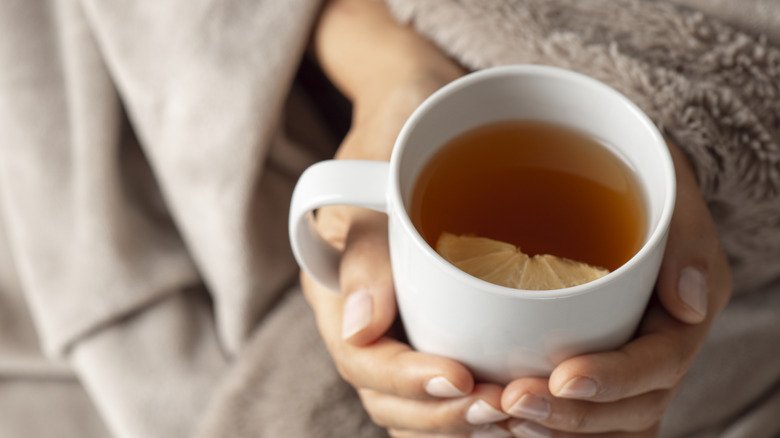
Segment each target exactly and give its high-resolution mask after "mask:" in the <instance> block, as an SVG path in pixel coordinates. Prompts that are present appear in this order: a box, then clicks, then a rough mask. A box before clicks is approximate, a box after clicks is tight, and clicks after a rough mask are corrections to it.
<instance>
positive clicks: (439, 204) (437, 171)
mask: <svg viewBox="0 0 780 438" xmlns="http://www.w3.org/2000/svg"><path fill="white" fill-rule="evenodd" d="M409 213H410V216H411V218H412V222H413V223H414V225H415V226H416V227H417V229H418V230H419V232H420V233H421V234H422V236H423V238H424V239H425V240H426V241H427V242H428V244H429V245H431V246H432V247H435V245H436V240H437V239H438V237H439V235H440V234H441V233H442V232H443V231H448V232H450V233H454V234H476V235H478V236H482V237H489V238H492V239H497V240H501V241H505V242H509V243H512V244H515V245H517V246H519V247H520V249H521V250H522V251H523V252H525V253H526V254H529V255H534V254H552V255H555V256H558V257H566V258H570V259H573V260H577V261H581V262H585V263H588V264H591V265H595V266H600V267H604V268H607V269H609V270H615V269H617V268H618V267H620V266H621V265H623V264H624V263H625V262H626V261H628V260H629V259H630V258H631V257H632V256H633V255H634V254H636V252H637V251H638V250H639V249H640V248H641V246H642V244H643V242H644V238H645V233H646V226H647V225H646V222H647V220H646V213H645V209H644V202H643V194H642V190H641V188H640V187H639V184H638V183H637V181H636V180H635V178H634V176H633V174H632V171H631V170H630V168H629V167H628V165H627V164H625V163H624V162H623V161H622V160H621V159H619V158H618V157H617V156H615V155H614V154H613V153H612V152H611V151H610V150H608V149H607V148H606V147H605V146H603V145H601V144H600V143H599V142H597V141H596V140H594V139H592V138H590V137H589V136H587V135H584V134H582V133H579V132H576V131H573V130H570V129H565V128H562V127H560V126H557V125H553V124H549V123H543V122H529V121H507V122H498V123H493V124H489V125H485V126H481V127H479V128H476V129H474V130H471V131H468V132H466V133H464V134H461V135H460V136H458V137H456V138H455V139H453V140H452V141H450V142H449V143H448V144H447V145H445V146H444V147H442V149H441V150H439V151H438V152H437V153H436V154H435V155H434V156H433V158H432V159H431V160H430V161H429V162H428V163H427V164H426V166H425V168H424V169H423V170H422V172H421V173H420V176H419V177H418V179H417V182H416V184H415V188H414V192H413V194H412V199H411V205H410V212H409Z"/></svg>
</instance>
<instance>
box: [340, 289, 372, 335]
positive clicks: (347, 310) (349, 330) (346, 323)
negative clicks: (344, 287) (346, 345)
mask: <svg viewBox="0 0 780 438" xmlns="http://www.w3.org/2000/svg"><path fill="white" fill-rule="evenodd" d="M371 312H372V305H371V295H370V294H369V293H368V292H366V291H365V290H359V291H356V292H352V293H351V294H350V295H349V296H348V297H347V299H346V301H345V302H344V314H343V315H342V320H341V337H342V338H343V339H349V338H350V337H352V336H353V335H354V334H355V333H357V332H359V331H361V330H363V329H364V328H366V327H367V326H368V324H369V323H371Z"/></svg>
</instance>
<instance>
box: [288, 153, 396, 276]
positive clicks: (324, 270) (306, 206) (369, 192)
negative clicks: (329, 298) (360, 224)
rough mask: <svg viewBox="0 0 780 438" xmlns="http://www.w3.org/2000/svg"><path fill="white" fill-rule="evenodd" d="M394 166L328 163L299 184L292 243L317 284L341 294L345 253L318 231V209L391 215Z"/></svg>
mask: <svg viewBox="0 0 780 438" xmlns="http://www.w3.org/2000/svg"><path fill="white" fill-rule="evenodd" d="M389 171H390V163H387V162H383V161H366V160H326V161H321V162H319V163H316V164H313V165H312V166H310V167H309V168H307V169H306V170H305V171H304V172H303V174H301V177H300V179H299V180H298V182H297V183H296V185H295V190H294V191H293V195H292V202H291V205H290V218H289V230H288V231H289V234H290V244H291V245H292V250H293V254H294V255H295V259H296V260H297V262H298V265H300V267H301V268H302V269H303V270H304V271H306V272H307V273H308V274H309V275H311V276H312V277H313V278H314V279H315V280H317V282H319V283H321V284H323V285H324V286H327V287H328V288H330V289H332V290H334V291H338V290H339V289H340V288H339V262H340V260H341V253H340V252H339V251H338V250H337V249H336V248H334V247H333V246H331V245H330V244H329V243H328V242H326V241H325V239H323V238H322V236H321V235H320V234H319V232H317V229H316V227H315V225H314V210H316V209H318V208H320V207H325V206H329V205H353V206H358V207H365V208H370V209H372V210H376V211H379V212H383V213H387V183H388V176H389Z"/></svg>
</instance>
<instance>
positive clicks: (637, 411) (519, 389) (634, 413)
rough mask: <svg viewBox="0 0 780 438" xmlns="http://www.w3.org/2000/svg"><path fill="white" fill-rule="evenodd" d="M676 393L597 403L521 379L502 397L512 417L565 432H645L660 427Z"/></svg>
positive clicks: (504, 406) (537, 382)
mask: <svg viewBox="0 0 780 438" xmlns="http://www.w3.org/2000/svg"><path fill="white" fill-rule="evenodd" d="M673 393H674V392H673V391H653V392H649V393H645V394H642V395H639V396H636V397H630V398H627V399H623V400H620V401H617V402H613V403H594V402H587V401H580V400H570V399H563V398H557V397H554V396H553V395H552V394H551V393H550V392H549V390H548V385H547V381H546V379H519V380H515V381H513V382H511V383H510V384H509V385H507V387H506V389H505V390H504V393H503V394H502V397H501V406H502V409H503V410H504V411H505V412H507V413H508V414H509V415H511V416H513V417H516V418H521V419H525V420H530V421H533V422H535V423H536V424H539V425H541V426H544V427H545V428H548V429H551V430H557V431H563V432H576V433H605V432H614V431H627V432H642V431H645V430H647V429H650V428H651V427H653V426H654V425H655V424H657V423H658V422H659V421H660V420H661V417H662V416H663V413H664V411H665V409H666V406H667V405H668V404H669V401H670V400H671V397H672V394H673Z"/></svg>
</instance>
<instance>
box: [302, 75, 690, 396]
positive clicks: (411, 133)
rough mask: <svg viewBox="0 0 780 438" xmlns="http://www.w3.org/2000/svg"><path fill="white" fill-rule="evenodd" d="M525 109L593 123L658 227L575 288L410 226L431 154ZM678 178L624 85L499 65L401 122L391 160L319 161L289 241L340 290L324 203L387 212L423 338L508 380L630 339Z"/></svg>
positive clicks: (411, 332) (407, 316)
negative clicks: (519, 277)
mask: <svg viewBox="0 0 780 438" xmlns="http://www.w3.org/2000/svg"><path fill="white" fill-rule="evenodd" d="M518 119H528V120H538V121H547V122H552V123H556V124H561V125H565V126H569V127H572V128H574V129H577V130H580V131H582V132H585V133H589V134H590V135H592V136H593V137H594V138H596V139H599V140H600V141H601V142H603V143H604V144H605V145H606V146H608V147H610V148H611V149H612V150H613V152H614V153H615V154H616V155H618V156H619V157H621V158H622V159H623V160H624V161H625V162H626V163H627V164H628V165H629V167H630V168H631V169H632V170H633V171H634V172H635V175H636V178H637V181H638V182H639V183H640V187H641V188H642V190H643V191H644V194H645V203H646V206H645V210H646V213H647V215H648V218H647V223H648V224H649V226H648V227H647V228H648V230H647V234H646V237H645V240H644V245H643V246H642V248H641V249H640V250H639V251H638V252H637V253H636V254H635V255H634V256H633V258H631V259H630V260H629V261H628V262H626V263H625V264H624V265H623V266H621V267H620V268H618V269H616V270H615V271H613V272H611V273H609V274H608V275H606V276H604V277H602V278H600V279H598V280H595V281H592V282H590V283H586V284H584V285H580V286H576V287H570V288H565V289H558V290H552V291H525V290H517V289H510V288H506V287H502V286H498V285H495V284H491V283H488V282H485V281H482V280H479V279H477V278H475V277H472V276H470V275H468V274H466V273H465V272H463V271H461V270H460V269H458V268H456V267H454V266H453V265H451V264H450V263H448V262H447V261H445V260H444V259H443V258H442V257H441V256H439V254H437V253H436V251H435V250H434V249H433V248H431V247H430V246H429V245H428V244H427V243H426V242H425V241H424V240H423V238H422V237H421V235H420V234H419V233H418V231H417V230H416V229H415V227H414V225H412V222H411V220H410V219H409V214H408V209H409V203H410V197H411V194H412V190H413V187H414V185H415V181H416V179H417V175H418V174H419V172H420V170H421V169H422V168H423V166H424V165H425V164H426V162H427V161H428V159H429V158H430V157H431V156H432V155H433V154H434V153H435V152H436V151H437V150H438V149H439V148H440V147H441V146H442V145H444V144H446V143H447V141H448V140H450V139H452V138H453V137H455V136H457V135H458V134H461V133H463V132H465V131H468V130H470V129H472V128H475V127H477V126H480V125H484V124H487V123H491V122H496V121H501V120H518ZM675 184H676V182H675V177H674V168H673V165H672V160H671V156H670V154H669V151H668V149H667V147H666V144H665V142H664V139H663V137H662V136H661V134H660V133H659V132H658V130H657V129H656V127H655V126H654V124H653V123H652V122H651V121H650V120H649V119H648V118H647V116H645V114H644V113H643V112H642V111H641V110H640V109H639V108H637V107H636V106H635V105H634V104H633V103H632V102H630V101H629V100H628V99H626V98H625V97H624V96H623V95H621V94H620V93H618V92H617V91H615V90H613V89H612V88H610V87H608V86H606V85H604V84H602V83H600V82H598V81H596V80H594V79H591V78H589V77H586V76H583V75H581V74H578V73H574V72H571V71H567V70H562V69H558V68H553V67H545V66H531V65H515V66H504V67H496V68H492V69H487V70H482V71H479V72H476V73H471V74H469V75H466V76H464V77H462V78H460V79H458V80H456V81H454V82H452V83H450V84H448V85H447V86H445V87H443V88H442V89H440V90H439V91H437V92H436V93H434V94H433V95H431V96H430V97H429V98H428V99H427V100H426V101H425V102H423V104H422V105H421V106H420V107H419V108H418V109H417V110H416V111H415V112H414V113H413V114H412V115H411V117H410V118H409V120H408V121H407V122H406V124H405V125H404V127H403V129H402V130H401V132H400V134H399V136H398V139H397V141H396V144H395V148H394V150H393V155H392V158H391V160H390V162H389V163H384V162H371V161H348V160H339V161H336V160H331V161H325V162H321V163H318V164H315V165H313V166H312V167H310V168H309V169H307V170H306V172H305V173H304V174H303V175H302V176H301V179H300V180H299V182H298V184H297V186H296V189H295V192H294V195H293V200H292V207H291V211H290V240H291V243H292V247H293V251H294V253H295V256H296V258H297V260H298V262H299V264H300V265H301V267H302V268H303V269H304V270H306V271H307V272H308V273H309V274H311V275H312V276H313V277H314V278H315V279H317V280H318V281H319V282H321V283H323V284H325V285H327V286H329V287H331V288H332V289H336V290H337V289H338V263H339V253H338V251H336V250H334V249H333V248H332V247H331V246H329V245H328V244H327V243H326V242H324V241H323V240H322V238H321V237H320V236H319V235H318V234H317V233H316V231H315V230H314V227H313V225H312V220H313V215H312V211H313V210H315V209H317V208H319V207H323V206H327V205H338V204H342V205H358V206H363V207H367V208H371V209H374V210H379V211H382V212H385V213H387V215H388V216H389V239H390V256H391V264H392V269H393V278H394V281H395V289H396V296H397V302H398V308H399V313H400V316H401V320H402V322H403V325H404V328H405V330H406V333H407V336H408V338H409V341H410V343H411V344H412V346H413V347H414V348H415V349H417V350H419V351H423V352H427V353H432V354H437V355H441V356H446V357H450V358H453V359H455V360H457V361H459V362H461V363H463V364H465V365H466V366H468V367H469V368H470V369H471V370H472V371H473V372H474V373H475V375H476V376H477V377H479V378H482V379H486V380H489V381H494V382H498V383H506V382H508V381H510V380H513V379H515V378H519V377H526V376H547V375H549V373H550V372H551V371H552V369H553V368H554V367H555V366H556V365H557V364H558V363H560V362H561V361H562V360H565V359H567V358H569V357H572V356H575V355H579V354H583V353H589V352H596V351H603V350H609V349H614V348H616V347H619V346H620V345H622V344H624V343H625V342H626V341H628V340H629V339H630V338H631V336H632V335H633V333H634V331H635V329H636V327H637V325H638V323H639V321H640V319H641V317H642V314H643V312H644V309H645V307H646V305H647V302H648V299H649V297H650V295H651V293H652V290H653V288H654V284H655V281H656V277H657V275H658V270H659V267H660V263H661V259H662V256H663V252H664V247H665V244H666V237H667V231H668V227H669V222H670V219H671V216H672V210H673V207H674V201H675V191H676V187H675Z"/></svg>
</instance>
